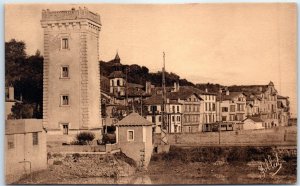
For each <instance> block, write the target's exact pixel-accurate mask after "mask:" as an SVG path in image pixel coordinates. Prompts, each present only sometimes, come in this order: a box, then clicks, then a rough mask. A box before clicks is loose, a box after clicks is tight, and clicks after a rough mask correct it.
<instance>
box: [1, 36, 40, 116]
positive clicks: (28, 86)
mask: <svg viewBox="0 0 300 186" xmlns="http://www.w3.org/2000/svg"><path fill="white" fill-rule="evenodd" d="M25 49H26V45H25V43H24V42H23V41H16V40H15V39H12V40H10V41H9V42H6V43H5V85H6V86H10V85H13V86H14V88H15V98H16V99H18V100H20V99H21V97H22V98H23V99H22V101H23V103H24V105H23V106H20V105H18V108H19V109H25V108H27V107H29V105H30V107H31V108H32V109H33V114H32V116H31V117H34V118H42V112H43V111H42V108H43V105H42V104H43V56H41V54H40V51H39V50H37V51H36V53H35V55H32V56H27V54H26V52H25ZM14 111H15V112H16V113H14V115H15V116H18V115H19V114H20V113H17V111H18V109H14ZM24 112H26V110H24Z"/></svg>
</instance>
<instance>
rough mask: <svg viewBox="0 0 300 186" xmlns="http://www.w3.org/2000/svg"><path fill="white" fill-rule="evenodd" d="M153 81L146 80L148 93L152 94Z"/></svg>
mask: <svg viewBox="0 0 300 186" xmlns="http://www.w3.org/2000/svg"><path fill="white" fill-rule="evenodd" d="M151 88H152V85H151V82H150V81H146V94H151Z"/></svg>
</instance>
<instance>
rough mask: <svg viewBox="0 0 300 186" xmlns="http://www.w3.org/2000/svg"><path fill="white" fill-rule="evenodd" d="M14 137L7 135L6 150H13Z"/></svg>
mask: <svg viewBox="0 0 300 186" xmlns="http://www.w3.org/2000/svg"><path fill="white" fill-rule="evenodd" d="M14 141H15V140H14V135H7V148H8V149H13V148H15V142H14Z"/></svg>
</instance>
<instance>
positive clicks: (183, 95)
mask: <svg viewBox="0 0 300 186" xmlns="http://www.w3.org/2000/svg"><path fill="white" fill-rule="evenodd" d="M192 95H195V96H196V97H197V98H198V99H200V100H203V99H202V98H201V97H200V96H199V95H198V94H197V93H195V92H193V91H180V90H179V92H169V93H167V97H168V98H169V99H170V100H178V99H181V100H185V99H187V98H189V97H190V96H192Z"/></svg>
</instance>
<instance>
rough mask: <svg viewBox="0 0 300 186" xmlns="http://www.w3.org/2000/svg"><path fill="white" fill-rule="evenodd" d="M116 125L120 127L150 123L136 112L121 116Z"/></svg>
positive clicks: (148, 124)
mask: <svg viewBox="0 0 300 186" xmlns="http://www.w3.org/2000/svg"><path fill="white" fill-rule="evenodd" d="M115 125H116V126H119V127H122V126H152V123H151V122H150V121H148V120H146V119H145V118H143V117H142V116H140V115H139V114H138V113H135V112H134V113H131V114H129V115H128V116H126V117H125V118H123V119H122V120H121V121H119V122H118V123H116V124H115Z"/></svg>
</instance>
